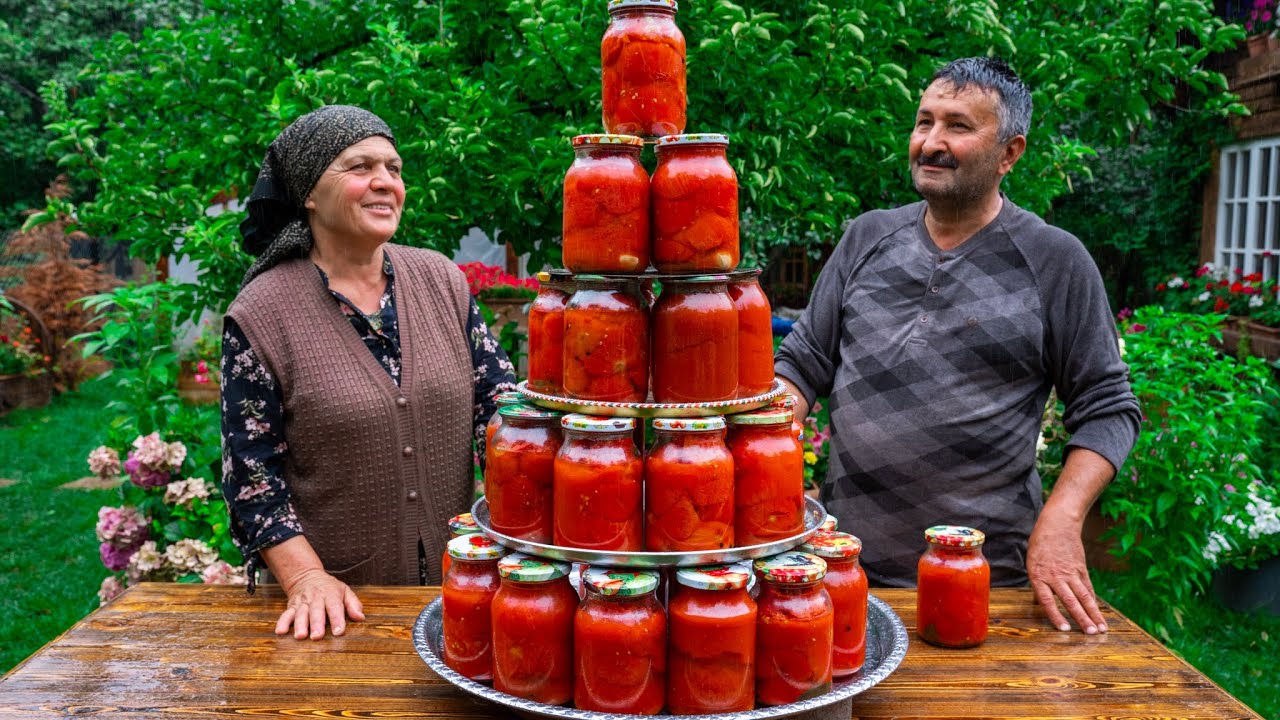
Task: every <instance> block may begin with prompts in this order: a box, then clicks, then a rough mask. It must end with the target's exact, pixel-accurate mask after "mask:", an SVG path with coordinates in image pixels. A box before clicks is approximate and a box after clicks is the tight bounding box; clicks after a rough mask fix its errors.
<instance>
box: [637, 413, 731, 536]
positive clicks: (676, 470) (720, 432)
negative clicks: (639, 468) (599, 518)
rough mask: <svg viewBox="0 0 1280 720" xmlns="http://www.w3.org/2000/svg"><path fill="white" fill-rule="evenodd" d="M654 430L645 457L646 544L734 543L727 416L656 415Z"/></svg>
mask: <svg viewBox="0 0 1280 720" xmlns="http://www.w3.org/2000/svg"><path fill="white" fill-rule="evenodd" d="M653 431H654V434H655V435H656V436H657V437H656V440H655V441H654V445H653V448H652V449H651V450H649V452H648V454H647V455H646V456H645V460H644V493H645V503H644V506H645V549H646V550H649V551H652V552H692V551H698V550H719V549H724V548H731V547H733V545H734V540H733V502H734V498H733V456H732V455H731V454H730V453H729V448H728V447H726V446H725V444H724V433H725V423H724V418H723V417H720V416H712V417H704V418H656V419H655V420H654V421H653Z"/></svg>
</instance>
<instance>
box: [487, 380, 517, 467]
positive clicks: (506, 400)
mask: <svg viewBox="0 0 1280 720" xmlns="http://www.w3.org/2000/svg"><path fill="white" fill-rule="evenodd" d="M524 404H525V400H524V395H521V394H520V393H518V392H516V391H515V390H507V391H505V392H500V393H498V394H497V395H495V396H493V405H494V409H493V414H492V415H490V416H489V422H488V423H487V424H486V425H485V428H484V446H485V447H486V448H487V447H489V443H491V442H493V434H494V433H496V432H498V428H499V427H500V426H501V425H502V413H500V412H498V411H499V410H501V409H502V408H504V407H507V406H508V405H524ZM485 462H488V459H487V458H486V459H485Z"/></svg>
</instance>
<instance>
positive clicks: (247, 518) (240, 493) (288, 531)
mask: <svg viewBox="0 0 1280 720" xmlns="http://www.w3.org/2000/svg"><path fill="white" fill-rule="evenodd" d="M316 271H317V272H319V273H320V277H321V279H322V280H323V281H324V284H325V287H326V288H327V287H329V278H328V276H326V275H325V273H324V271H323V270H321V269H320V268H319V267H318V266H317V267H316ZM382 271H383V273H384V274H385V275H386V276H387V289H386V291H384V292H383V294H382V299H381V300H380V301H379V303H378V311H377V312H375V313H372V314H369V315H366V314H364V313H363V312H362V311H361V310H360V309H359V308H357V307H356V306H355V304H354V303H352V302H351V301H350V300H348V299H347V298H346V297H343V295H342V293H339V292H336V291H334V290H330V291H329V294H330V295H332V296H333V299H334V304H335V309H336V311H338V312H341V313H342V314H344V315H346V316H347V318H348V319H349V320H350V321H351V327H352V329H353V330H354V332H356V333H358V334H359V335H360V339H361V340H363V341H364V344H365V347H367V348H368V349H369V352H371V353H373V356H374V357H375V358H377V360H378V362H379V364H381V365H382V368H383V369H384V370H386V371H387V374H388V375H390V376H391V379H392V380H394V381H395V382H396V384H397V385H399V384H400V330H399V322H398V321H397V317H396V300H395V297H396V293H395V271H394V269H393V268H392V266H391V258H390V257H388V256H387V255H386V254H385V253H384V254H383V260H382ZM223 322H224V324H223V334H222V437H223V442H222V493H223V495H224V496H225V497H226V500H227V509H228V511H229V512H230V515H231V534H232V537H233V539H234V540H235V542H236V545H237V546H239V548H240V550H241V552H242V553H243V554H244V556H245V559H246V560H247V562H248V567H247V568H246V570H247V574H248V576H249V589H250V592H252V591H253V586H254V575H255V572H254V570H255V569H256V568H258V567H261V565H262V560H261V557H260V555H259V554H258V553H259V552H260V551H261V550H262V549H264V548H269V547H271V546H273V545H276V544H279V543H281V542H284V541H285V540H288V539H289V538H291V537H294V536H296V535H301V534H303V532H302V525H301V524H300V523H299V521H298V515H297V513H296V512H295V511H294V508H293V503H292V501H291V499H290V493H289V484H288V481H287V479H286V478H285V477H284V466H285V457H286V455H287V454H288V451H289V445H288V443H287V442H286V440H285V436H284V413H285V410H284V398H283V396H282V395H281V392H280V388H279V386H278V385H277V384H276V381H275V378H273V377H272V376H271V372H270V371H269V370H267V368H266V366H265V365H263V364H262V362H261V361H260V360H259V359H258V357H257V355H255V354H254V352H253V348H252V347H251V346H250V345H249V340H248V338H247V337H245V334H244V331H243V330H241V329H240V326H239V325H237V324H236V322H235V321H234V320H232V319H231V318H229V317H228V318H225V319H224V321H223ZM467 339H468V342H469V344H470V346H471V361H472V367H473V368H474V373H473V379H474V383H475V392H474V398H475V405H474V408H473V413H472V416H473V418H474V423H473V434H474V438H475V443H476V448H477V454H476V458H477V462H478V463H481V464H482V463H483V458H484V453H485V447H484V442H485V425H486V424H487V423H488V422H489V417H490V416H491V415H493V412H494V407H495V406H494V400H493V399H494V396H495V395H497V394H498V393H500V392H503V391H505V390H514V389H515V381H516V377H515V368H514V367H513V366H512V365H511V361H510V360H509V359H508V358H507V355H506V353H505V352H503V350H502V347H501V346H500V345H499V344H498V341H497V340H495V339H494V337H493V335H492V334H491V333H490V332H489V328H488V327H487V326H486V325H485V322H484V318H483V316H482V315H481V314H480V308H479V306H478V305H477V304H476V301H475V299H474V298H472V299H471V310H470V313H469V315H468V317H467ZM233 448H234V451H233ZM419 555H420V556H422V557H420V558H419V568H420V573H419V574H420V576H421V579H422V581H423V582H425V578H426V574H425V572H424V570H425V565H424V561H425V554H424V551H423V549H422V547H421V545H419Z"/></svg>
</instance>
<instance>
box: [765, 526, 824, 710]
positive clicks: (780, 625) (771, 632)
mask: <svg viewBox="0 0 1280 720" xmlns="http://www.w3.org/2000/svg"><path fill="white" fill-rule="evenodd" d="M755 569H756V572H757V573H758V575H759V578H760V580H761V583H760V585H761V588H760V597H759V598H758V599H757V600H756V603H757V606H758V608H759V619H758V620H757V621H756V703H757V704H759V705H786V704H787V703H793V702H796V701H797V700H801V699H804V698H811V697H816V696H818V695H822V694H824V693H827V692H830V691H831V653H832V647H833V638H834V634H835V611H834V609H833V608H832V605H831V596H830V595H828V594H827V591H826V588H824V587H823V586H822V578H823V576H824V575H826V572H827V564H826V562H824V561H823V560H822V558H820V557H818V556H816V555H810V554H809V553H803V552H795V551H792V552H785V553H782V554H780V555H774V556H773V557H769V558H764V559H762V560H756V562H755Z"/></svg>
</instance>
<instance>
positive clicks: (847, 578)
mask: <svg viewBox="0 0 1280 720" xmlns="http://www.w3.org/2000/svg"><path fill="white" fill-rule="evenodd" d="M800 549H801V550H803V551H804V552H807V553H810V554H813V555H817V556H818V557H820V558H822V559H823V560H825V561H826V562H827V574H826V575H825V576H824V577H823V578H822V586H823V587H825V588H826V589H827V594H828V595H830V596H831V605H832V607H833V608H834V610H835V640H834V642H835V646H834V649H833V651H832V662H831V674H832V675H833V676H835V677H838V678H839V677H846V676H848V675H852V674H854V673H856V672H858V671H859V670H861V669H862V665H863V663H864V662H865V661H866V658H867V575H866V573H864V572H863V571H862V565H861V564H860V563H859V561H858V559H859V557H860V556H861V555H862V541H861V540H859V539H858V538H856V537H854V536H852V535H850V534H849V533H842V532H835V531H834V530H833V531H831V532H819V533H817V534H815V535H814V536H813V537H811V538H809V541H808V542H806V543H805V544H803V545H801V546H800Z"/></svg>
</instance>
